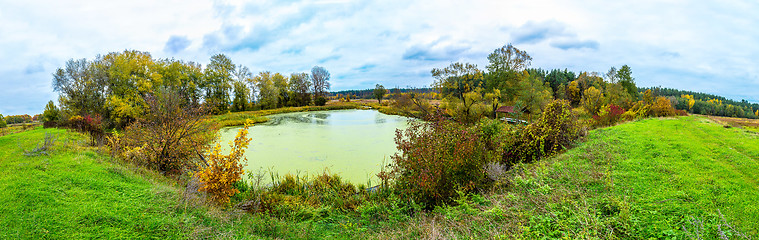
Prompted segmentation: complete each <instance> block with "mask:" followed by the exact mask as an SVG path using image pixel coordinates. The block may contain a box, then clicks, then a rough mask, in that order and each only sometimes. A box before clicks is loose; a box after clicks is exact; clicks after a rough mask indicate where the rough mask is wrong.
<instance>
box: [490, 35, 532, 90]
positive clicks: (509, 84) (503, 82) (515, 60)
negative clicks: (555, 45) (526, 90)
mask: <svg viewBox="0 0 759 240" xmlns="http://www.w3.org/2000/svg"><path fill="white" fill-rule="evenodd" d="M488 62H489V64H488V65H487V66H486V67H485V68H486V69H487V70H488V74H487V77H486V84H485V86H484V88H485V89H486V90H492V89H499V90H501V92H502V93H504V94H505V96H508V97H509V98H511V97H512V96H515V95H516V92H517V91H518V90H519V82H521V80H523V79H524V78H525V76H524V74H523V70H525V68H527V67H528V66H530V64H531V62H532V57H530V55H528V54H527V52H526V51H523V50H519V49H517V48H516V47H514V46H513V45H511V44H507V45H504V46H503V47H501V48H497V49H495V50H494V51H493V52H492V53H491V54H490V55H488Z"/></svg>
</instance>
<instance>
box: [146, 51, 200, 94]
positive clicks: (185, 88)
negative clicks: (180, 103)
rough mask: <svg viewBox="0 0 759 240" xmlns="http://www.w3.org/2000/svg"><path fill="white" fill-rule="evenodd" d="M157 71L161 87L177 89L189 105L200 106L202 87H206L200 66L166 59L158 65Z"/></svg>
mask: <svg viewBox="0 0 759 240" xmlns="http://www.w3.org/2000/svg"><path fill="white" fill-rule="evenodd" d="M156 71H157V73H158V74H159V75H160V76H161V78H162V82H161V83H160V85H162V86H165V87H167V88H171V89H175V90H176V91H177V92H178V93H179V94H180V95H181V96H183V97H185V102H187V104H193V105H199V104H200V99H201V98H202V96H203V92H202V89H201V86H204V85H205V83H204V82H203V81H205V78H204V77H203V70H202V67H201V66H200V64H197V63H194V62H183V61H179V60H174V59H170V60H169V59H166V60H162V61H158V62H157V63H156Z"/></svg>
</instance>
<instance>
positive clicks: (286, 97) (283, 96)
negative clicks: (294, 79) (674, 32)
mask: <svg viewBox="0 0 759 240" xmlns="http://www.w3.org/2000/svg"><path fill="white" fill-rule="evenodd" d="M272 83H273V84H274V89H276V92H277V107H284V106H285V105H286V104H287V103H288V102H290V93H289V92H288V91H287V86H288V83H287V77H285V76H284V75H282V74H280V73H275V74H274V76H273V77H272Z"/></svg>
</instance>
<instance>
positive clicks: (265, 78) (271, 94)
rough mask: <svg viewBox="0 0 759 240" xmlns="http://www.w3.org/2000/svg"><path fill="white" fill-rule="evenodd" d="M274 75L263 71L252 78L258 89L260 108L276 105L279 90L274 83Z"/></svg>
mask: <svg viewBox="0 0 759 240" xmlns="http://www.w3.org/2000/svg"><path fill="white" fill-rule="evenodd" d="M276 74H278V73H276ZM274 75H275V74H272V73H271V72H268V71H265V72H260V73H258V76H256V77H255V78H254V81H255V82H256V88H257V89H258V105H259V106H261V108H262V109H271V108H276V107H277V104H278V101H279V96H278V94H279V90H277V88H276V86H275V85H274Z"/></svg>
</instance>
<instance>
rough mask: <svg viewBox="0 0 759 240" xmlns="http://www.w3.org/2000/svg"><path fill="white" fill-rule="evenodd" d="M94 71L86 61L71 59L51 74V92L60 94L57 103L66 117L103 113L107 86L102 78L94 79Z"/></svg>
mask: <svg viewBox="0 0 759 240" xmlns="http://www.w3.org/2000/svg"><path fill="white" fill-rule="evenodd" d="M95 70H97V69H96V68H95V67H93V65H92V63H91V62H88V61H87V59H79V60H73V59H71V60H68V61H67V62H66V67H65V68H58V70H56V72H55V73H54V74H53V90H55V91H56V92H58V93H60V95H59V101H58V102H60V103H61V107H62V108H64V109H63V110H64V111H65V112H66V113H67V115H79V116H83V115H87V114H101V113H104V112H105V109H106V107H105V102H106V89H107V86H106V83H105V82H103V79H102V78H96V77H94V75H95V74H93V72H94V71H95ZM101 115H103V114H101Z"/></svg>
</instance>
